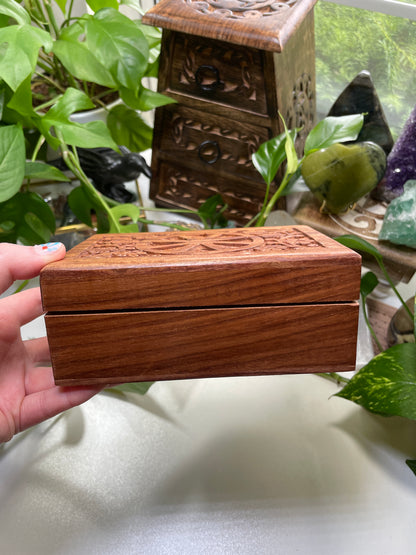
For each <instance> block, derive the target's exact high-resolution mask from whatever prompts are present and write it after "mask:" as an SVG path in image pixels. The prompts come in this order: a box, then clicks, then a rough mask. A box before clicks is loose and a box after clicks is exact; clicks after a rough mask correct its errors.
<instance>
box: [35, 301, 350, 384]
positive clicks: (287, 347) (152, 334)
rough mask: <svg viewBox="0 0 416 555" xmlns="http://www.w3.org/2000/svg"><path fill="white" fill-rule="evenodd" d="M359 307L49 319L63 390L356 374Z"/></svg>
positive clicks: (179, 311) (55, 366)
mask: <svg viewBox="0 0 416 555" xmlns="http://www.w3.org/2000/svg"><path fill="white" fill-rule="evenodd" d="M357 320H358V303H345V304H327V305H306V306H267V307H241V308H223V309H221V308H214V309H191V310H166V311H159V310H156V311H146V312H124V313H100V314H73V315H62V314H61V315H47V316H46V326H47V330H48V337H49V343H50V347H51V353H52V363H53V367H54V375H55V380H56V383H57V384H60V385H77V384H92V383H103V384H106V383H108V384H110V383H121V382H130V381H153V380H173V379H183V378H207V377H219V376H249V375H261V374H287V373H308V372H318V371H321V372H331V371H349V370H353V369H354V367H355V351H356V333H357Z"/></svg>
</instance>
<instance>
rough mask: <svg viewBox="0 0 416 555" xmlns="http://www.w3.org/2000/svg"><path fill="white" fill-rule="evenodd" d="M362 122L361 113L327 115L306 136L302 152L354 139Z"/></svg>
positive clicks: (305, 152)
mask: <svg viewBox="0 0 416 555" xmlns="http://www.w3.org/2000/svg"><path fill="white" fill-rule="evenodd" d="M363 123H364V116H363V114H354V115H351V116H340V117H327V118H325V119H323V120H322V121H320V122H319V123H318V124H317V125H316V126H315V127H314V128H313V129H312V131H310V133H309V135H308V136H307V137H306V142H305V148H304V154H305V156H306V155H307V154H310V153H311V152H313V151H314V150H319V149H321V148H327V147H328V146H331V145H332V144H334V143H343V142H346V141H355V139H356V138H357V137H358V135H359V133H360V131H361V128H362V126H363Z"/></svg>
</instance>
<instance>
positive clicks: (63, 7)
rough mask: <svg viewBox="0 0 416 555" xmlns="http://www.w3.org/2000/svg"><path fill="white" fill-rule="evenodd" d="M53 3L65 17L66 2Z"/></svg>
mask: <svg viewBox="0 0 416 555" xmlns="http://www.w3.org/2000/svg"><path fill="white" fill-rule="evenodd" d="M55 2H56V4H57V5H58V6H59V8H60V9H61V12H62V13H63V14H64V15H65V6H66V2H67V0H55Z"/></svg>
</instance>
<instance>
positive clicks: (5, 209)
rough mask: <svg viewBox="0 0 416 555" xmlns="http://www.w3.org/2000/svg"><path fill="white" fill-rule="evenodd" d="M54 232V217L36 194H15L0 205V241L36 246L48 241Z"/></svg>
mask: <svg viewBox="0 0 416 555" xmlns="http://www.w3.org/2000/svg"><path fill="white" fill-rule="evenodd" d="M54 231H55V216H54V214H53V212H52V210H51V209H50V207H49V206H48V204H47V203H46V202H45V201H44V200H43V199H42V197H40V196H39V195H38V194H36V193H31V192H25V193H17V194H16V195H14V196H13V197H12V198H10V199H9V200H7V201H6V202H3V203H0V241H6V242H8V243H16V242H17V241H20V242H21V243H23V244H24V245H36V244H39V243H45V242H47V241H49V239H50V238H51V236H52V234H53V233H54Z"/></svg>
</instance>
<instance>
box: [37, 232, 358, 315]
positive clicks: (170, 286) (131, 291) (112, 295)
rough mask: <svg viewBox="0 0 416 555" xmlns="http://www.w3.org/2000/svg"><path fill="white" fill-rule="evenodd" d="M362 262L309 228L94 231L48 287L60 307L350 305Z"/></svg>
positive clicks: (54, 307)
mask: <svg viewBox="0 0 416 555" xmlns="http://www.w3.org/2000/svg"><path fill="white" fill-rule="evenodd" d="M360 262H361V257H360V256H359V255H358V254H356V253H355V252H354V251H352V250H350V249H347V248H346V247H344V246H342V245H340V244H339V243H338V242H336V241H334V240H333V239H329V238H328V237H326V236H325V235H323V234H321V233H319V232H317V231H315V230H313V229H312V228H310V227H308V226H287V227H262V228H246V229H216V230H201V231H187V232H179V231H175V232H168V233H132V234H125V233H122V234H115V235H111V234H106V235H93V236H92V237H90V238H89V239H87V240H86V241H84V242H83V243H80V244H79V245H77V246H76V247H75V248H73V249H72V250H71V251H70V252H69V253H68V254H67V256H66V258H65V259H63V260H61V261H59V262H54V263H52V264H49V265H48V266H47V267H46V268H44V269H43V270H42V273H41V287H42V296H43V304H44V309H45V310H47V311H53V312H74V311H97V310H124V309H129V310H131V309H136V310H137V309H154V308H167V307H169V308H178V307H181V308H183V307H201V306H211V307H212V306H242V305H263V304H264V305H269V304H290V303H313V302H334V301H335V302H342V301H353V300H355V299H357V298H358V297H359V282H360Z"/></svg>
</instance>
